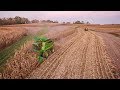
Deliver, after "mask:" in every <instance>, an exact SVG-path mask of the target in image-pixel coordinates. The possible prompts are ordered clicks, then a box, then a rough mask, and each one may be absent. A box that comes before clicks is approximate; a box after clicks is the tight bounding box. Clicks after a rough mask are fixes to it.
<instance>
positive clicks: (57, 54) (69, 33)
mask: <svg viewBox="0 0 120 90" xmlns="http://www.w3.org/2000/svg"><path fill="white" fill-rule="evenodd" d="M86 27H87V28H88V31H85V30H84V28H86ZM0 28H15V29H19V28H20V29H22V30H21V31H20V30H19V31H20V32H22V34H21V33H20V32H19V33H20V34H18V35H17V36H19V35H20V36H21V38H22V39H25V38H24V34H26V31H27V36H25V37H27V39H25V40H21V39H18V37H16V38H15V40H18V41H15V42H12V40H11V39H9V38H8V41H9V42H11V43H13V44H11V45H13V46H11V45H8V46H6V47H5V48H4V49H3V50H5V49H6V48H8V47H12V48H13V49H12V48H11V49H9V48H8V49H6V52H0V55H1V56H0V62H2V61H4V59H2V57H4V58H6V59H5V60H6V62H5V63H4V64H2V63H1V72H0V73H1V79H119V78H120V38H119V35H120V25H92V24H91V25H82V24H81V25H80V24H70V25H61V24H28V25H27V24H26V25H24V24H23V25H9V26H5V27H0ZM0 30H1V29H0ZM25 30H26V31H25ZM10 31H11V32H12V31H14V33H13V34H12V35H14V34H16V32H17V31H18V30H13V29H12V30H10ZM7 32H8V34H9V31H7ZM7 32H6V33H7ZM0 34H1V35H2V34H3V33H1V32H0ZM116 34H117V35H116ZM22 35H23V36H22ZM41 35H43V36H46V37H48V38H51V39H52V40H53V41H54V48H55V51H54V53H52V54H51V55H50V56H49V57H48V58H47V59H46V60H44V61H43V63H41V64H40V63H39V62H38V60H37V58H36V56H37V54H36V53H35V52H33V47H32V43H33V42H34V40H33V38H34V36H41ZM4 37H5V38H7V36H5V35H4ZM13 37H14V36H13ZM20 40H21V41H20ZM24 41H25V43H22V44H20V45H19V46H18V47H19V49H15V46H17V44H15V43H18V42H19V43H21V42H24ZM5 42H7V39H6V40H5ZM5 42H4V41H3V43H5ZM1 43H2V42H1ZM13 50H14V53H13V54H10V55H9V53H12V51H13ZM7 51H9V52H7ZM7 53H8V54H7ZM8 55H9V56H10V57H9V58H7V56H8Z"/></svg>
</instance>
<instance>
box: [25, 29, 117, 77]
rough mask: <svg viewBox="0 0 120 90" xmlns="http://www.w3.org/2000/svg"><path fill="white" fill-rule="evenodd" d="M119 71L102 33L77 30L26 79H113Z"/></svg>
mask: <svg viewBox="0 0 120 90" xmlns="http://www.w3.org/2000/svg"><path fill="white" fill-rule="evenodd" d="M114 78H119V72H118V70H117V68H116V67H115V66H114V64H113V63H112V58H111V57H110V56H109V54H108V52H107V50H106V46H105V43H104V41H103V39H102V37H100V36H97V34H96V33H95V32H84V31H83V30H79V33H78V34H77V35H76V36H75V37H74V38H73V39H71V40H70V41H69V42H68V43H66V44H65V45H64V46H63V47H62V48H61V49H59V50H58V51H56V52H55V53H54V54H53V55H51V56H50V57H49V58H48V60H46V61H45V62H43V63H42V64H41V65H40V66H39V67H38V68H37V69H35V70H34V71H33V72H32V73H31V74H30V75H29V76H28V77H27V78H26V79H114Z"/></svg>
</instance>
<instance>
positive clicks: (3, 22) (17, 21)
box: [0, 16, 90, 25]
mask: <svg viewBox="0 0 120 90" xmlns="http://www.w3.org/2000/svg"><path fill="white" fill-rule="evenodd" d="M39 22H40V21H39V20H37V19H34V20H31V21H30V20H29V19H28V18H24V17H19V16H16V17H14V18H11V17H10V18H0V25H13V24H29V23H39ZM41 22H43V23H44V22H47V23H59V22H58V21H52V20H42V21H41ZM63 24H70V22H66V23H65V22H63ZM73 24H90V23H89V22H86V23H85V22H84V21H75V22H73Z"/></svg>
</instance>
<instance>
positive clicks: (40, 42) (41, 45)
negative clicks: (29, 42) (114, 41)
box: [33, 37, 54, 62]
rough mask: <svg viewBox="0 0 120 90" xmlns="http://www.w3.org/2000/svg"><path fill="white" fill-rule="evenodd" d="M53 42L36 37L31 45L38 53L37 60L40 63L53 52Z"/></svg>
mask: <svg viewBox="0 0 120 90" xmlns="http://www.w3.org/2000/svg"><path fill="white" fill-rule="evenodd" d="M53 46H54V42H53V41H52V40H51V39H48V38H46V37H37V38H35V42H34V43H33V49H34V51H35V52H37V53H38V60H39V61H40V62H42V61H43V60H44V59H46V58H48V56H49V55H50V54H51V53H53V52H54V48H53Z"/></svg>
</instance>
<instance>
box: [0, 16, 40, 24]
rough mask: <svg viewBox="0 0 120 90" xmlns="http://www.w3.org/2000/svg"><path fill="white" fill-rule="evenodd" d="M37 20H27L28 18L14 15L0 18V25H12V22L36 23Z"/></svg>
mask: <svg viewBox="0 0 120 90" xmlns="http://www.w3.org/2000/svg"><path fill="white" fill-rule="evenodd" d="M38 22H39V20H36V19H34V20H31V21H30V20H29V19H28V18H24V17H19V16H16V17H14V18H11V17H10V18H0V25H13V24H29V23H38Z"/></svg>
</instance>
